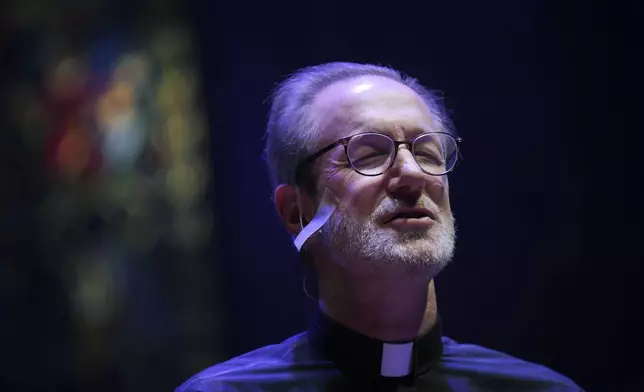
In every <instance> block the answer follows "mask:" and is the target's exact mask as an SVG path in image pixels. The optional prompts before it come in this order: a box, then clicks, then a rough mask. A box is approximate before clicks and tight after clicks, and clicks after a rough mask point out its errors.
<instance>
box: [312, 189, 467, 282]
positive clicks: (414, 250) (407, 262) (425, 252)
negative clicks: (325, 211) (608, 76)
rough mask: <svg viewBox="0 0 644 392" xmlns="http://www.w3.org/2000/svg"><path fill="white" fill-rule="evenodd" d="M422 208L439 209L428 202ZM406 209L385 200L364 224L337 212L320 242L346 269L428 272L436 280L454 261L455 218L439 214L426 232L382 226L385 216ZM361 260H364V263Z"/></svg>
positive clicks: (393, 201) (348, 214)
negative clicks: (397, 229)
mask: <svg viewBox="0 0 644 392" xmlns="http://www.w3.org/2000/svg"><path fill="white" fill-rule="evenodd" d="M419 205H420V206H424V207H427V208H431V210H433V211H440V209H439V208H438V207H437V206H436V205H435V203H433V202H432V201H431V200H430V199H429V198H427V199H423V200H422V202H421V203H419ZM399 207H403V205H402V204H401V203H400V202H397V201H395V200H390V199H387V200H385V201H384V202H383V203H382V204H381V205H380V206H379V207H378V209H377V210H376V211H375V212H374V213H373V214H372V216H371V217H369V219H368V220H366V221H365V222H359V221H358V220H356V219H355V218H354V216H353V215H351V214H350V213H347V212H345V211H341V210H340V209H338V210H336V211H335V212H334V213H333V215H332V216H331V217H330V219H329V221H328V222H327V223H326V224H325V226H324V227H323V230H322V233H321V240H322V242H323V245H324V246H325V247H326V248H327V249H329V250H330V253H331V257H332V259H333V260H334V261H335V262H337V263H339V264H340V265H342V266H344V267H347V268H351V269H354V268H360V266H356V265H350V264H351V263H356V262H357V263H361V264H363V265H364V264H365V263H366V264H367V267H368V268H369V269H370V270H379V269H384V268H386V269H388V270H391V269H392V267H394V268H396V269H397V270H400V267H403V269H404V271H405V272H410V273H417V272H421V271H423V272H428V273H430V274H431V275H432V277H434V276H436V275H437V274H438V273H439V272H440V271H441V270H442V269H443V268H444V267H445V266H446V265H447V264H448V263H449V262H450V260H451V259H452V257H453V255H454V244H455V242H456V229H455V223H454V222H455V220H454V217H453V216H452V215H450V214H444V213H440V212H439V213H438V216H437V217H436V222H435V223H434V225H432V226H430V227H429V228H427V229H422V230H417V231H408V232H397V231H394V230H390V229H385V228H382V227H380V226H379V224H378V223H376V222H378V220H379V219H381V218H382V217H383V216H384V215H385V214H388V213H390V212H392V211H395V210H396V209H398V208H399ZM361 260H364V261H363V262H361Z"/></svg>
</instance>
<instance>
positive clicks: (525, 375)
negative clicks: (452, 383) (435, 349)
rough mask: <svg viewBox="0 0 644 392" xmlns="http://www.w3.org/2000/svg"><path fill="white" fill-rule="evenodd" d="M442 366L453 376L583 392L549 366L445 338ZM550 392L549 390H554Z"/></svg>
mask: <svg viewBox="0 0 644 392" xmlns="http://www.w3.org/2000/svg"><path fill="white" fill-rule="evenodd" d="M443 346H444V354H443V365H444V366H445V368H446V369H448V371H449V372H450V373H467V374H471V373H473V372H475V373H477V374H480V375H485V376H486V377H488V378H493V379H496V380H506V381H508V382H511V381H514V382H518V383H525V384H531V385H535V386H537V385H539V386H542V387H543V388H544V389H546V388H551V389H552V388H556V389H554V390H561V391H583V390H582V389H581V387H579V386H578V385H577V384H575V382H574V381H572V380H571V379H570V378H568V377H566V376H564V375H562V374H560V373H557V372H555V371H554V370H552V369H549V368H548V367H546V366H543V365H539V364H536V363H532V362H528V361H525V360H522V359H519V358H516V357H513V356H511V355H509V354H505V353H503V352H500V351H496V350H492V349H489V348H485V347H481V346H477V345H474V344H460V343H457V342H456V341H454V340H452V339H450V338H447V337H443ZM551 389H548V390H551Z"/></svg>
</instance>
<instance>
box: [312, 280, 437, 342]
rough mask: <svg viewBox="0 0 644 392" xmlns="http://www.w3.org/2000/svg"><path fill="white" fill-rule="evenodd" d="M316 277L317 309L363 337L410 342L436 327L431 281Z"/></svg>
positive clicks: (433, 292) (435, 310)
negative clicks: (317, 290)
mask: <svg viewBox="0 0 644 392" xmlns="http://www.w3.org/2000/svg"><path fill="white" fill-rule="evenodd" d="M385 275H386V274H385ZM319 277H320V281H319V298H320V301H319V306H320V309H321V310H322V311H323V312H324V313H325V314H326V315H328V316H329V317H331V318H332V319H334V320H335V321H337V322H339V323H340V324H342V325H344V326H346V327H348V328H350V329H352V330H354V331H356V332H359V333H361V334H363V335H366V336H369V337H371V338H374V339H379V340H383V341H392V342H393V341H409V340H412V339H414V338H416V337H418V336H421V335H424V334H425V333H426V332H427V331H429V330H430V329H431V328H432V327H433V326H434V324H435V323H436V319H437V307H436V293H435V290H434V281H433V279H431V278H428V277H426V276H419V277H411V276H407V277H401V276H394V277H392V276H391V275H389V276H382V277H380V276H378V277H376V276H373V275H369V276H363V277H356V276H351V277H349V276H346V275H340V276H339V277H338V276H334V277H333V278H332V279H331V277H326V279H325V277H323V276H319Z"/></svg>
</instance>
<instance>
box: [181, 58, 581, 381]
mask: <svg viewBox="0 0 644 392" xmlns="http://www.w3.org/2000/svg"><path fill="white" fill-rule="evenodd" d="M266 136H267V139H266V140H267V144H266V158H267V162H268V166H269V169H270V173H271V175H272V181H273V185H274V201H275V206H276V209H277V212H278V214H279V216H280V218H281V220H282V222H283V223H284V226H285V227H286V229H287V231H288V232H289V233H290V234H292V235H293V236H294V237H295V246H296V248H297V249H298V250H299V251H301V252H302V256H303V260H304V261H305V262H308V263H311V264H312V266H313V267H314V269H315V272H316V276H317V279H318V280H317V284H318V304H319V306H318V312H317V313H316V317H315V318H314V322H313V323H312V324H311V326H310V328H309V330H308V331H307V332H304V333H301V334H299V335H296V336H294V337H292V338H290V339H288V340H286V341H284V342H282V343H280V344H277V345H273V346H268V347H264V348H260V349H258V350H256V351H253V352H250V353H247V354H245V355H242V356H240V357H237V358H233V359H231V360H229V361H227V362H225V363H222V364H219V365H215V366H213V367H211V368H209V369H206V370H204V371H202V372H201V373H199V374H197V375H195V376H194V377H192V378H191V379H190V380H188V381H186V382H185V383H184V384H183V385H182V386H180V387H179V388H178V389H177V391H178V392H188V391H204V392H205V391H232V390H252V391H264V390H265V391H269V390H270V391H326V390H328V391H375V390H383V391H384V390H387V391H402V390H405V391H407V390H409V391H413V390H417V391H432V392H435V391H580V390H581V388H579V387H578V386H577V385H575V383H574V382H572V381H571V380H569V379H568V378H566V377H564V376H562V375H559V374H557V373H555V372H553V371H551V370H549V369H547V368H545V367H542V366H539V365H535V364H531V363H528V362H524V361H522V360H519V359H516V358H513V357H511V356H508V355H505V354H502V353H499V352H496V351H492V350H489V349H485V348H482V347H478V346H474V345H465V344H458V343H457V342H455V341H453V340H451V339H449V338H447V337H444V336H442V335H441V324H440V318H439V316H438V311H437V305H436V296H435V292H434V278H435V277H436V276H437V275H438V273H439V272H440V271H441V270H442V269H443V268H444V267H445V265H446V264H447V263H448V262H449V261H450V259H451V258H452V255H453V251H454V242H455V229H454V217H453V216H452V211H451V208H450V201H449V197H448V196H449V185H448V180H447V174H448V173H449V172H450V171H452V170H453V169H454V167H455V165H456V162H457V159H458V157H459V152H458V146H459V143H460V139H459V138H458V137H456V136H455V135H454V132H453V131H452V129H451V128H450V122H449V120H448V118H447V116H446V115H445V111H444V110H443V108H442V107H441V106H440V105H439V103H438V102H437V100H435V99H434V98H433V96H432V94H431V93H430V92H429V91H428V90H426V89H425V88H423V87H422V86H421V85H420V84H419V83H418V82H417V81H416V80H415V79H412V78H408V77H405V76H403V75H401V74H400V73H399V72H397V71H395V70H393V69H390V68H385V67H380V66H374V65H362V64H353V63H330V64H324V65H320V66H315V67H309V68H305V69H303V70H300V71H298V72H296V73H295V74H293V75H292V76H291V77H290V78H289V79H288V80H286V81H284V82H283V83H282V84H281V85H280V86H279V88H278V89H277V91H276V93H275V95H274V97H273V102H272V106H271V112H270V118H269V121H268V127H267V133H266Z"/></svg>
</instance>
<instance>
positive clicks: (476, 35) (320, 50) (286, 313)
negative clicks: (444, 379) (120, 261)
mask: <svg viewBox="0 0 644 392" xmlns="http://www.w3.org/2000/svg"><path fill="white" fill-rule="evenodd" d="M140 3H141V4H139V3H138V2H134V3H132V2H129V3H127V4H118V3H115V5H113V6H111V7H113V12H112V14H111V15H113V16H112V18H113V20H117V21H122V20H123V19H127V20H128V21H130V23H131V24H134V25H137V23H140V24H141V25H143V26H147V25H148V24H146V23H143V22H141V20H143V19H144V18H143V17H142V16H141V15H143V14H144V12H143V11H141V10H146V9H148V8H154V7H155V6H153V5H150V4H143V2H140ZM173 9H175V10H176V9H182V11H183V12H182V13H181V15H183V17H184V19H183V20H184V21H185V23H186V24H187V26H189V27H190V31H191V32H192V37H194V38H193V39H194V41H193V42H194V45H195V48H196V50H195V53H196V56H195V59H196V60H195V62H196V64H198V66H197V68H198V69H200V73H201V82H202V83H201V85H200V86H201V87H202V91H201V94H202V100H201V102H202V105H203V110H204V116H205V117H206V118H207V120H208V126H207V130H208V135H209V137H208V142H209V143H208V144H207V146H208V148H207V154H206V156H207V157H209V158H204V159H209V162H211V164H208V167H209V168H210V170H211V174H210V188H209V189H210V191H209V192H208V193H207V194H206V195H205V196H204V197H205V198H206V200H208V202H209V205H210V206H212V212H211V213H212V216H213V218H214V222H215V225H214V229H213V230H212V235H211V238H212V240H211V241H210V243H209V246H208V247H207V249H208V250H207V251H204V252H202V253H201V254H200V255H201V256H199V261H196V263H198V264H199V265H202V266H203V265H207V267H206V268H207V270H208V271H209V275H208V276H207V277H206V279H207V280H209V279H212V281H213V282H219V281H221V282H222V284H221V287H220V289H218V290H213V289H209V290H204V292H203V295H202V296H198V295H197V296H195V295H196V294H198V293H196V294H193V296H188V297H186V296H183V297H182V296H181V295H179V294H177V293H179V292H181V289H182V288H185V287H187V286H190V285H191V277H193V276H194V275H191V274H190V268H189V267H186V268H187V270H186V271H185V275H184V278H182V279H183V280H181V281H173V282H174V283H172V285H171V287H173V289H166V291H164V293H166V294H165V295H166V297H169V298H170V299H169V300H168V302H167V303H169V304H171V305H166V306H167V312H166V313H165V314H166V316H165V317H168V316H167V315H168V314H169V315H170V316H169V317H170V319H171V320H173V319H174V318H178V317H180V316H178V315H177V313H176V312H175V313H173V312H172V311H170V309H175V308H179V307H181V306H183V305H181V304H186V303H191V302H192V299H194V298H197V297H200V298H206V299H207V300H203V299H202V301H203V303H202V304H201V307H200V308H199V309H198V310H195V313H194V314H193V316H192V317H193V318H192V319H191V321H190V323H193V324H195V325H196V324H202V322H203V320H207V319H209V317H211V318H212V317H214V319H215V322H210V323H211V324H217V325H218V326H219V327H218V329H217V330H216V332H211V333H207V332H205V331H203V330H199V331H201V332H200V333H201V335H198V334H197V335H195V334H192V333H191V332H190V331H194V329H191V328H189V327H188V325H190V324H185V323H184V324H182V325H183V327H181V328H179V330H180V331H179V332H175V334H174V335H171V336H173V337H174V338H168V339H167V340H166V344H165V345H163V346H162V349H160V350H157V351H158V352H156V354H155V356H154V357H155V358H156V362H155V365H154V366H147V367H145V366H144V367H142V368H141V371H138V372H130V373H128V371H127V370H122V369H121V370H118V371H117V370H113V371H111V372H110V371H107V372H100V371H99V370H97V373H99V374H102V376H101V377H103V378H102V379H103V380H111V381H110V382H111V383H112V384H111V385H113V386H116V387H117V388H120V389H121V390H126V389H128V388H126V387H124V385H126V386H128V387H130V388H134V387H133V386H134V385H136V386H137V387H138V388H143V389H136V390H145V389H148V390H157V389H158V388H159V387H161V386H162V388H163V389H167V390H170V389H172V388H173V387H175V386H176V385H177V384H178V383H180V382H181V381H183V380H184V379H185V378H187V377H189V376H190V375H191V374H193V373H195V372H197V371H198V370H201V369H202V368H203V367H206V366H208V365H210V364H212V363H214V362H216V361H219V360H222V359H225V358H228V357H231V356H234V355H238V354H241V353H242V352H245V351H248V350H251V349H254V348H257V347H260V346H262V345H266V344H270V343H275V342H278V341H281V340H283V339H285V338H287V337H289V336H290V335H292V334H295V333H297V332H300V331H301V330H302V329H304V328H305V327H306V323H307V320H308V317H309V314H310V311H311V310H312V307H313V306H314V304H313V303H312V302H311V301H310V300H308V299H307V297H306V296H305V295H304V293H303V292H302V279H301V275H300V271H299V270H298V267H297V256H296V253H295V250H294V249H293V247H292V245H291V244H290V241H289V236H288V235H287V234H286V232H285V231H284V230H283V229H282V228H281V226H280V223H279V221H278V219H277V217H276V214H275V213H274V210H273V206H272V204H271V201H270V197H271V189H270V187H269V182H268V177H267V175H266V170H265V167H264V164H263V161H262V159H261V154H262V149H263V143H262V136H263V131H264V126H265V121H266V113H267V110H268V104H267V103H266V102H264V100H265V99H266V97H267V96H268V95H269V93H270V91H271V89H272V88H274V86H275V83H276V82H277V81H279V80H280V79H282V78H283V77H284V76H285V75H287V74H288V73H289V72H292V71H293V70H295V69H297V68H299V67H302V66H306V65H311V64H317V63H321V62H326V61H355V62H374V63H380V64H385V65H391V66H393V67H395V68H397V69H400V70H402V71H404V72H406V73H408V74H410V75H412V76H414V77H417V78H418V79H420V80H421V82H423V83H424V84H425V85H427V86H428V87H430V88H433V89H436V90H438V91H440V92H442V96H443V97H444V101H445V104H446V106H447V107H448V109H449V111H450V113H451V114H452V116H453V120H454V123H455V125H456V128H457V131H458V133H459V134H460V136H462V137H463V138H464V139H465V143H464V146H463V151H462V153H463V156H464V160H463V162H462V164H461V165H459V166H458V168H457V170H456V171H455V172H454V173H453V174H452V175H451V177H450V191H451V197H452V203H453V209H454V211H455V215H456V219H457V224H458V228H459V238H458V244H457V252H456V257H455V260H454V262H453V263H452V264H451V265H450V266H449V267H448V268H447V269H446V270H445V271H444V272H443V273H442V274H441V276H439V277H438V278H437V287H438V296H439V297H438V298H439V309H440V313H441V316H442V318H443V320H444V327H445V334H446V335H447V336H450V337H451V338H454V339H456V340H457V341H461V342H473V343H476V344H480V345H483V346H487V347H489V348H493V349H497V350H501V351H504V352H508V353H510V354H513V355H516V356H518V357H521V358H523V359H527V360H531V361H536V362H539V363H542V364H544V365H547V366H549V367H551V368H553V369H555V370H557V371H559V372H562V373H564V374H566V375H567V376H569V377H571V378H572V379H574V380H575V381H576V382H578V383H579V384H580V385H581V386H582V387H583V388H585V389H586V390H588V391H634V390H644V379H643V377H642V376H641V371H640V368H641V366H642V365H643V364H644V363H643V362H644V361H642V359H641V354H640V353H641V352H642V349H643V347H642V338H641V335H642V332H641V331H642V330H643V329H644V323H643V322H642V311H641V308H642V297H643V294H644V290H643V289H642V284H641V274H642V271H643V269H642V268H643V267H642V264H641V262H642V257H641V253H640V242H641V240H640V238H639V236H638V234H640V233H641V230H640V225H639V220H640V219H641V205H640V203H641V198H640V194H641V193H640V191H639V185H640V173H639V172H640V170H641V168H642V164H641V163H640V156H641V153H640V151H641V149H642V141H643V138H642V134H641V133H642V124H641V120H640V118H641V117H639V116H638V115H637V114H639V112H640V111H641V110H640V109H639V107H640V104H641V98H640V96H641V87H640V84H639V82H640V72H641V69H642V67H641V65H642V64H641V60H640V59H639V52H638V51H639V50H640V49H641V48H640V47H641V43H640V39H639V34H641V28H640V27H639V25H638V23H639V22H638V20H639V19H640V17H641V14H642V13H641V11H642V6H641V4H640V3H637V2H635V1H631V2H626V1H622V2H610V3H609V2H604V3H600V2H597V3H593V4H590V3H588V2H572V1H564V2H555V1H546V2H540V1H524V2H516V1H509V0H504V1H498V0H497V1H488V2H465V1H451V2H440V3H427V2H422V3H421V2H418V3H416V4H413V3H407V4H404V3H380V4H377V3H371V4H367V3H364V2H362V3H351V2H338V1H327V2H324V3H295V2H281V3H274V2H270V3H264V2H255V3H252V2H250V3H249V2H227V3H223V4H222V3H218V2H191V3H188V4H187V5H186V4H181V5H176V6H175V8H173ZM153 14H154V15H156V17H157V19H155V21H156V23H157V24H158V23H161V24H163V23H164V21H165V20H166V19H167V16H163V15H166V14H163V13H159V12H158V13H153ZM146 15H147V14H146ZM158 15H162V16H158ZM145 20H146V21H148V20H149V19H145ZM144 28H145V27H144ZM86 29H90V30H91V28H90V27H86ZM8 30H9V29H8ZM16 36H18V35H13V37H16ZM8 37H9V42H12V41H11V40H12V38H11V37H12V35H8ZM39 39H41V40H45V39H46V37H40V38H39ZM5 42H6V41H5ZM13 42H15V41H13ZM86 44H87V45H91V41H89V42H87V43H86ZM16 45H18V44H12V45H8V44H7V45H6V47H7V48H13V50H14V51H15V50H16V49H15V47H16ZM7 58H9V56H7ZM12 61H13V62H12ZM8 64H12V65H14V67H13V68H11V70H14V71H15V69H19V68H20V67H19V65H16V62H15V60H12V58H9V62H8ZM4 76H5V77H6V78H7V80H9V78H11V74H10V73H9V71H7V72H5V73H4ZM7 95H8V94H7ZM9 98H10V97H7V99H9ZM2 132H3V143H2V155H3V159H7V158H8V159H7V162H8V163H11V164H13V165H15V164H16V161H21V160H20V159H17V158H15V157H16V156H20V154H21V152H20V151H21V150H20V148H19V147H16V146H19V143H20V138H19V137H16V136H15V135H14V134H13V133H12V132H13V129H12V128H11V127H10V126H9V127H7V128H6V130H3V131H2ZM5 138H6V139H5ZM5 140H6V141H5ZM11 157H14V158H11ZM27 166H28V167H29V168H31V166H30V165H27ZM21 167H22V169H21V170H22V172H20V171H19V170H15V169H14V170H7V173H8V174H7V175H8V176H9V175H10V176H11V177H10V178H11V181H12V182H13V184H14V185H13V188H12V190H13V191H12V192H5V193H6V195H7V197H6V201H5V200H3V203H4V204H3V207H2V208H3V218H2V219H3V221H5V222H6V218H5V216H9V213H11V214H12V215H11V216H13V217H14V221H15V222H19V225H20V227H21V230H17V229H16V226H12V225H6V228H3V231H2V233H3V240H5V241H6V243H7V244H11V247H9V245H7V247H6V248H5V249H7V251H6V252H7V255H9V254H11V255H17V256H15V257H8V256H7V257H6V259H7V261H9V260H12V262H14V263H16V267H15V268H16V269H17V270H18V271H21V274H22V275H21V276H24V277H25V278H24V280H23V281H22V282H23V283H22V285H23V289H22V290H21V291H20V292H21V293H23V294H24V293H25V292H28V293H29V297H28V298H27V297H19V296H14V297H11V299H8V298H7V297H5V298H3V301H5V302H6V303H8V305H7V306H6V308H7V309H11V310H13V313H6V314H8V316H7V317H6V318H5V316H4V315H3V316H2V317H3V320H8V323H7V321H3V323H2V324H3V327H4V330H6V331H10V332H4V330H3V333H4V335H5V337H6V339H7V341H9V342H32V341H33V340H34V338H35V336H38V339H39V340H38V341H39V342H40V343H39V344H31V345H29V344H13V345H12V346H11V349H12V350H7V351H5V350H2V355H1V356H0V359H2V361H3V362H2V367H3V368H4V369H5V370H6V369H11V371H8V370H6V371H5V372H4V373H0V374H2V376H3V379H2V381H3V382H5V383H6V385H7V386H8V388H13V389H16V390H25V389H24V388H22V389H20V388H19V387H20V386H24V385H25V384H24V379H23V378H22V377H18V376H17V375H23V376H24V375H25V374H30V373H31V374H50V375H51V377H53V379H56V380H57V382H56V383H55V385H56V386H57V387H59V389H60V390H70V389H74V388H82V386H83V385H96V384H98V382H94V383H92V381H91V380H92V377H91V376H87V375H86V374H85V373H83V374H85V376H83V377H81V376H79V374H80V373H79V372H85V370H82V371H81V370H79V369H78V368H77V367H74V366H71V365H70V366H68V367H64V369H63V370H60V371H59V370H57V368H55V367H53V365H52V364H53V363H60V362H65V361H66V358H67V357H66V356H71V355H72V354H70V349H69V347H70V345H73V341H74V339H75V335H74V334H73V333H72V332H71V331H70V327H69V323H68V322H67V321H66V319H65V317H64V316H61V314H64V312H68V311H69V309H68V306H67V305H65V304H66V303H67V302H66V301H67V300H66V299H65V297H64V295H60V296H59V297H55V296H54V295H53V293H56V292H57V291H56V290H59V291H60V290H62V289H57V288H56V287H57V286H56V284H58V285H59V286H60V285H63V286H64V283H60V282H57V280H56V278H55V277H52V276H48V275H47V274H44V275H43V273H41V271H43V270H47V269H43V268H42V267H39V266H40V265H41V264H42V263H41V259H42V258H45V257H46V255H43V254H41V253H39V251H38V243H39V242H38V241H41V240H40V239H33V238H29V239H24V238H23V237H20V233H24V232H30V231H31V230H35V228H37V227H39V225H41V224H40V223H39V222H38V221H37V219H35V218H34V220H33V221H31V220H30V219H32V217H33V215H34V214H33V212H32V210H31V208H32V206H33V205H35V204H37V203H38V200H39V195H41V194H42V192H47V189H48V188H47V185H44V184H42V181H39V175H40V174H39V172H38V171H37V170H34V169H26V168H25V166H24V165H23V166H21ZM36 167H37V165H36ZM16 173H18V174H16ZM7 178H9V177H7ZM34 184H36V185H34ZM5 189H7V188H5ZM19 190H21V191H19ZM18 201H20V203H18ZM18 205H19V206H20V207H19V208H18V207H16V206H18ZM5 211H6V214H5ZM161 254H162V255H163V256H161ZM60 257H61V259H64V257H65V256H64V253H61V256H60ZM151 259H152V260H166V261H164V263H184V260H183V259H182V256H181V253H179V254H172V253H168V252H164V251H161V252H160V253H159V257H158V258H157V257H151ZM157 265H160V267H158V268H159V269H163V268H164V267H163V265H167V264H162V263H161V262H158V264H157ZM165 268H166V269H167V267H165ZM149 271H151V272H150V273H152V275H153V276H156V275H155V273H154V271H155V264H152V266H151V267H150V269H149ZM159 274H160V273H159ZM159 276H161V275H159ZM164 276H165V275H164ZM217 287H219V286H217ZM15 290H17V289H15V288H14V291H13V292H11V291H9V290H8V291H7V295H9V294H11V293H15V292H16V291H15ZM168 293H169V294H168ZM24 295H26V294H24ZM177 298H182V301H185V302H181V301H179V300H178V299H177ZM44 299H47V301H45V300H44ZM34 301H36V302H35V303H38V304H39V305H38V306H39V309H42V311H40V312H37V313H36V314H31V313H27V312H22V311H19V310H16V309H25V308H29V307H31V308H33V306H34V305H33V304H34ZM38 301H40V302H38ZM27 314H29V316H27ZM160 314H162V315H163V314H164V312H163V311H161V313H160ZM209 314H210V316H209ZM212 315H214V316H212ZM158 322H159V323H162V322H163V321H158ZM8 325H13V326H14V328H9V327H8ZM35 325H38V326H39V327H38V328H35V327H34V326H35ZM208 325H210V324H208ZM18 326H21V327H18ZM62 336H64V337H66V338H65V339H67V340H65V339H62V338H61V337H62ZM190 336H192V338H190ZM195 336H203V338H204V340H203V341H202V342H201V341H200V340H199V338H195ZM177 337H180V338H177ZM191 339H192V340H191ZM65 342H68V343H65ZM186 342H191V343H190V344H191V346H188V345H187V343H186ZM200 342H201V343H202V344H200ZM215 342H217V343H215ZM44 346H46V347H48V351H47V352H48V353H50V354H49V355H50V356H53V357H54V358H55V359H53V360H43V359H42V355H41V353H42V352H43V347H44ZM132 347H133V349H135V350H136V349H137V343H133V345H132ZM141 347H143V346H141ZM189 347H199V348H200V350H201V354H200V355H199V356H198V358H197V359H195V358H191V356H193V352H194V351H192V350H190V349H189ZM140 349H143V348H140ZM194 356H195V357H196V354H195V355H194ZM15 358H22V359H23V361H16V360H15ZM110 358H112V357H110ZM159 358H160V359H159ZM163 359H167V361H164V360H163ZM111 360H112V361H115V362H118V356H117V357H116V359H111ZM108 362H109V361H108ZM186 362H189V363H190V365H186V364H185V363H186ZM59 366H60V365H59ZM97 366H99V365H97ZM100 366H104V367H109V366H108V365H100ZM100 366H99V367H100ZM161 366H163V369H165V371H164V374H163V375H159V371H158V369H159V367H161ZM113 367H115V368H118V366H116V365H114V366H113ZM132 373H136V374H132ZM79 377H80V378H79ZM79 379H81V380H84V381H83V382H84V383H85V384H83V383H81V382H79V381H78V380H79ZM132 379H136V380H138V381H137V382H133V381H131V382H129V383H128V382H126V380H132ZM153 379H157V382H156V383H155V382H152V380H153ZM159 379H160V380H161V381H158V380H159ZM87 380H89V381H87ZM148 382H149V384H148ZM21 383H23V384H21ZM37 384H38V383H36V382H32V383H31V384H30V385H31V386H33V387H34V388H36V386H37ZM43 385H45V384H43ZM50 385H51V384H50ZM151 385H154V387H152V386H151ZM157 385H158V386H159V387H157ZM133 390H134V389H133Z"/></svg>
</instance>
